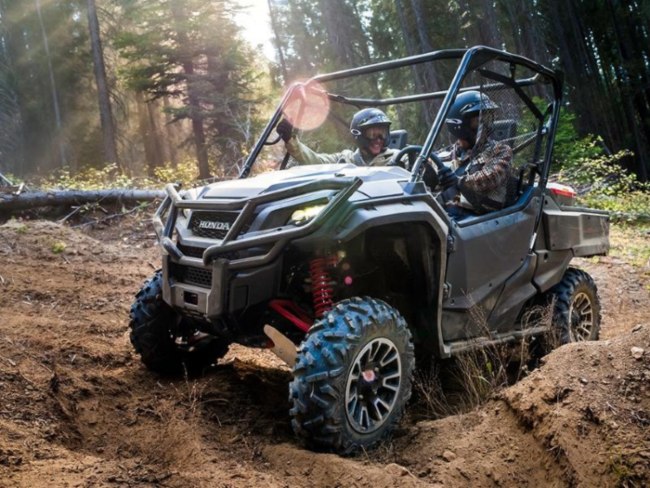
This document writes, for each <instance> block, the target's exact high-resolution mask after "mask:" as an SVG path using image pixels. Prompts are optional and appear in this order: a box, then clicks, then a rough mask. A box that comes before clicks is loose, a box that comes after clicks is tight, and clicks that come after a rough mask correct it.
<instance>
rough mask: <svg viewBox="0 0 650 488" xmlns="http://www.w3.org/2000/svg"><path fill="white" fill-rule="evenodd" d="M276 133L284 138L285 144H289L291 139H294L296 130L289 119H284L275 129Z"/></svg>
mask: <svg viewBox="0 0 650 488" xmlns="http://www.w3.org/2000/svg"><path fill="white" fill-rule="evenodd" d="M275 131H276V132H277V133H278V134H279V135H280V137H282V140H283V141H284V142H289V139H291V138H292V137H293V134H294V130H293V125H291V122H289V121H288V120H287V119H282V120H281V121H280V123H279V124H278V125H277V127H276V128H275Z"/></svg>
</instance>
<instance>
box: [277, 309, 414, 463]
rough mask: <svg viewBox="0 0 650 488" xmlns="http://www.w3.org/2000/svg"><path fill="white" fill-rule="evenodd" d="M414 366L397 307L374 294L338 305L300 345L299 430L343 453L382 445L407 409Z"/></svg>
mask: <svg viewBox="0 0 650 488" xmlns="http://www.w3.org/2000/svg"><path fill="white" fill-rule="evenodd" d="M414 366H415V359H414V354H413V344H412V342H411V333H410V331H409V329H408V327H407V325H406V321H405V320H404V318H403V317H402V316H401V315H400V314H399V312H398V311H397V310H395V309H393V308H392V307H390V306H389V305H388V304H386V303H385V302H383V301H381V300H376V299H372V298H367V297H365V298H352V299H349V300H344V301H342V302H340V303H338V304H337V305H336V306H335V307H334V308H333V309H332V310H331V311H330V312H328V313H327V314H326V316H325V317H323V318H322V319H321V320H319V321H317V322H316V323H315V324H314V325H313V326H312V328H311V329H310V331H309V335H308V336H307V338H306V339H305V340H304V341H303V343H302V344H301V346H300V349H299V352H298V358H297V361H296V366H295V367H294V371H293V374H294V379H293V381H292V382H291V384H290V401H291V403H292V408H291V411H290V413H291V417H292V425H293V428H294V431H295V432H296V433H297V434H298V435H299V436H301V437H303V438H304V439H305V440H307V441H308V443H310V444H311V445H313V446H314V447H318V448H321V449H326V450H333V451H336V452H339V453H342V454H346V453H351V452H353V451H355V450H357V449H360V448H364V449H367V448H370V447H372V446H374V445H376V444H377V443H378V442H380V441H381V440H382V439H384V438H385V437H387V436H388V435H389V434H390V433H391V432H392V431H393V430H394V429H395V427H396V426H397V423H398V422H399V420H400V418H401V416H402V414H403V411H404V406H405V405H406V403H407V401H408V399H409V398H410V396H411V381H412V375H413V369H414Z"/></svg>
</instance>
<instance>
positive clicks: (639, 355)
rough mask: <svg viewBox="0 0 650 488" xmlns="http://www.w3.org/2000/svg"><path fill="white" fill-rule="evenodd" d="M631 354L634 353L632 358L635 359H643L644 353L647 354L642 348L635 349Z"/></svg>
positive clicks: (631, 350)
mask: <svg viewBox="0 0 650 488" xmlns="http://www.w3.org/2000/svg"><path fill="white" fill-rule="evenodd" d="M630 352H631V353H632V357H633V358H634V359H641V358H643V353H645V351H644V350H643V349H642V348H640V347H633V348H632V349H630Z"/></svg>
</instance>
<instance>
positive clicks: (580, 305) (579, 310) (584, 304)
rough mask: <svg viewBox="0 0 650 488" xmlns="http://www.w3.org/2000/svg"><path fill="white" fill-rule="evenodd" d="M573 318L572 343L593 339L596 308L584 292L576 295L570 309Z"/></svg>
mask: <svg viewBox="0 0 650 488" xmlns="http://www.w3.org/2000/svg"><path fill="white" fill-rule="evenodd" d="M569 317H570V318H571V332H570V333H571V341H572V342H581V341H587V340H589V339H590V338H591V333H592V331H593V329H594V307H593V304H592V303H591V298H589V295H587V294H586V293H584V292H580V293H576V295H575V296H574V297H573V300H572V301H571V308H570V309H569Z"/></svg>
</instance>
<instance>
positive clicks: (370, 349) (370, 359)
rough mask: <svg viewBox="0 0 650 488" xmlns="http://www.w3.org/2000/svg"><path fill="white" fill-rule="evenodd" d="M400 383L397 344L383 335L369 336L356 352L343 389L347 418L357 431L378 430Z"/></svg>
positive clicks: (364, 432)
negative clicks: (371, 338)
mask: <svg viewBox="0 0 650 488" xmlns="http://www.w3.org/2000/svg"><path fill="white" fill-rule="evenodd" d="M401 384H402V362H401V359H400V355H399V351H398V350H397V346H395V344H394V343H393V341H391V340H390V339H387V338H385V337H382V338H377V339H373V340H372V341H370V342H369V343H368V344H366V345H365V347H364V348H363V349H362V350H361V351H360V352H359V353H358V354H357V355H356V357H355V358H354V360H353V362H352V367H351V368H350V371H349V373H348V381H347V386H346V389H345V406H346V415H347V419H348V421H349V422H350V425H351V426H352V427H353V428H354V430H356V431H357V432H360V433H363V434H369V433H371V432H374V431H376V430H377V429H379V428H380V427H381V426H382V425H383V424H384V423H385V422H386V420H388V418H389V417H390V414H391V413H392V412H393V409H394V408H395V403H396V401H397V398H398V396H399V391H400V387H401Z"/></svg>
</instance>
